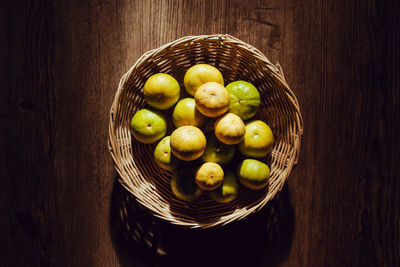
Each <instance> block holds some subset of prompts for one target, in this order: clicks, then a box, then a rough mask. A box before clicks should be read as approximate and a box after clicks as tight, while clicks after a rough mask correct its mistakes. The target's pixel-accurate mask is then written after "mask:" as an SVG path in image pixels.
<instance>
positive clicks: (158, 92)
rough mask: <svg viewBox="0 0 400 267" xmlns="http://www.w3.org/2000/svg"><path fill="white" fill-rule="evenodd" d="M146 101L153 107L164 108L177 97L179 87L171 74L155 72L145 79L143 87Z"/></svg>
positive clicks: (170, 104)
mask: <svg viewBox="0 0 400 267" xmlns="http://www.w3.org/2000/svg"><path fill="white" fill-rule="evenodd" d="M143 93H144V98H145V100H146V102H147V103H148V104H149V105H150V106H152V107H153V108H156V109H160V110H165V109H168V108H170V107H172V106H173V105H174V104H175V103H176V102H177V101H178V99H179V94H180V87H179V83H178V82H177V80H175V78H174V77H172V76H171V75H168V74H165V73H157V74H154V75H152V76H150V78H149V79H148V80H147V81H146V83H145V84H144V88H143Z"/></svg>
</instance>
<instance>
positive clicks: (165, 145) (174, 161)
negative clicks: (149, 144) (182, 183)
mask: <svg viewBox="0 0 400 267" xmlns="http://www.w3.org/2000/svg"><path fill="white" fill-rule="evenodd" d="M169 140H170V136H166V137H164V138H163V139H161V141H160V142H159V143H158V144H157V146H156V148H155V149H154V158H155V159H156V162H157V164H158V165H159V166H160V167H161V168H163V169H165V170H169V171H172V170H175V169H176V168H177V167H178V165H179V163H180V160H179V159H178V158H177V157H175V156H174V154H172V152H171V146H170V143H169Z"/></svg>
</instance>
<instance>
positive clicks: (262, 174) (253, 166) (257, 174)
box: [237, 159, 270, 190]
mask: <svg viewBox="0 0 400 267" xmlns="http://www.w3.org/2000/svg"><path fill="white" fill-rule="evenodd" d="M237 175H238V178H239V182H240V183H241V184H242V185H244V186H246V187H247V188H250V189H253V190H259V189H262V188H264V187H265V186H266V185H267V184H268V182H269V175H270V173H269V168H268V165H267V164H265V163H263V162H261V161H258V160H256V159H245V160H243V161H242V162H241V163H240V164H239V167H238V170H237Z"/></svg>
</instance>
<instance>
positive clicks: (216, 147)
mask: <svg viewBox="0 0 400 267" xmlns="http://www.w3.org/2000/svg"><path fill="white" fill-rule="evenodd" d="M206 139H207V145H206V150H205V151H204V154H203V156H201V160H202V161H203V162H215V163H218V164H219V165H221V166H225V165H226V164H228V163H229V162H230V161H231V160H232V158H233V156H234V155H235V152H236V147H235V146H230V145H226V144H224V143H222V142H221V141H219V140H218V138H217V137H216V136H215V135H214V133H213V132H212V131H210V132H208V133H207V134H206Z"/></svg>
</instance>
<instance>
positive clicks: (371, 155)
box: [0, 0, 400, 266]
mask: <svg viewBox="0 0 400 267" xmlns="http://www.w3.org/2000/svg"><path fill="white" fill-rule="evenodd" d="M0 13H1V14H0V33H1V39H0V42H1V43H0V48H1V50H0V61H1V65H0V66H1V69H0V86H1V87H0V101H1V102H0V123H1V124H0V128H1V138H0V142H1V143H0V147H1V154H0V207H1V213H0V214H1V215H0V216H1V217H0V218H1V219H0V240H1V241H0V256H1V263H0V265H2V266H166V265H171V266H180V265H182V266H197V265H199V266H200V265H202V266H213V265H216V264H217V263H218V264H220V266H234V265H242V266H276V265H281V266H399V265H400V246H399V243H400V223H399V221H400V216H399V212H400V209H399V203H400V202H399V201H400V182H399V176H400V175H399V169H400V168H399V165H400V164H399V163H400V160H399V153H398V151H399V149H400V145H399V144H400V142H399V137H400V127H399V115H400V113H399V108H398V102H399V101H400V92H399V91H400V90H399V89H400V86H399V76H400V75H399V74H400V69H399V62H400V56H399V52H400V51H399V46H400V42H399V26H400V25H399V15H400V10H399V1H392V2H389V1H386V2H385V1H377V0H376V1H372V0H364V1H362V0H360V1H356V0H348V1H344V0H341V1H337V0H304V1H297V0H285V1H282V0H272V1H250V0H248V1H233V0H232V1H229V0H226V1H212V0H210V1H183V0H181V1H145V0H143V1H128V0H120V1H116V0H109V1H94V0H93V1H46V0H44V1H1V4H0ZM212 33H229V34H231V35H233V36H235V37H238V38H239V39H241V40H243V41H244V42H247V43H249V44H251V45H253V46H255V47H256V48H258V49H259V50H261V51H262V52H263V53H264V54H266V55H267V57H268V58H269V59H270V60H271V61H272V62H276V61H279V63H280V64H281V66H282V68H283V70H284V73H285V77H286V80H287V81H288V83H289V85H290V86H291V88H292V90H293V91H294V93H295V94H296V96H297V97H298V100H299V103H300V107H301V112H302V115H303V118H304V135H303V139H302V147H301V155H300V161H299V165H298V166H297V167H296V168H295V169H294V170H293V172H292V174H291V175H290V178H289V180H288V182H287V185H286V186H285V187H284V189H283V191H282V192H281V193H280V194H279V195H278V196H277V197H276V198H275V199H274V200H273V201H272V202H271V203H270V204H268V205H267V206H266V207H265V208H264V209H263V210H262V211H261V212H259V213H258V214H256V215H253V216H250V217H249V218H248V219H247V220H244V221H241V222H240V223H235V224H232V225H230V226H228V227H224V228H222V229H219V230H215V231H185V230H182V229H177V228H175V227H172V226H170V225H166V224H164V223H162V222H159V221H157V220H155V219H154V218H152V217H151V216H149V215H148V214H147V213H146V211H143V210H142V209H141V208H140V206H137V205H136V204H135V200H134V199H132V198H131V197H129V195H128V194H126V192H125V190H124V189H122V188H121V186H119V184H118V183H117V182H116V180H117V176H116V172H115V170H114V167H113V163H112V159H111V157H110V155H109V153H108V148H107V137H108V122H109V109H110V106H111V103H112V101H113V98H114V94H115V92H116V89H117V85H118V82H119V79H120V77H121V76H122V75H123V74H124V73H125V72H127V71H128V69H129V68H130V66H132V65H133V64H134V63H135V61H136V60H137V59H138V58H139V56H141V55H142V54H143V53H144V52H146V51H148V50H150V49H153V48H157V47H159V46H160V45H162V44H164V43H166V42H170V41H173V40H175V39H177V38H179V37H182V36H186V35H197V34H212ZM135 240H136V241H135ZM213 258H214V259H213Z"/></svg>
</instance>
